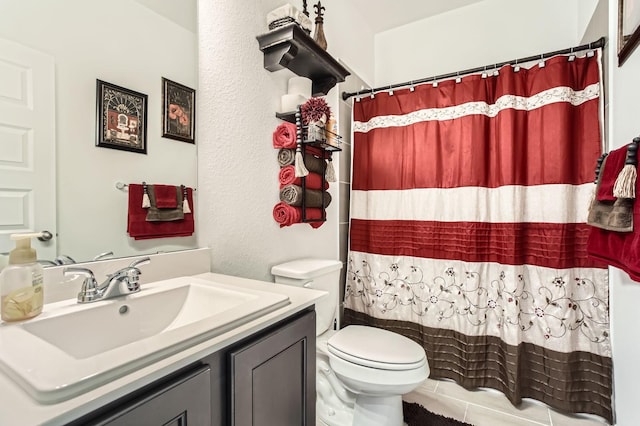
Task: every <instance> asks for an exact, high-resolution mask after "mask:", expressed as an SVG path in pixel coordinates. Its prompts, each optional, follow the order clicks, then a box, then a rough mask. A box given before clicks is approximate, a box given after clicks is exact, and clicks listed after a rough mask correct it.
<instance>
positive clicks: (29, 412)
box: [0, 273, 326, 426]
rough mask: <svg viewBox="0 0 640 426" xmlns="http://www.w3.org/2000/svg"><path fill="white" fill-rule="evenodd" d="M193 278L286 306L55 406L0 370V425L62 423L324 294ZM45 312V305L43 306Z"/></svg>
mask: <svg viewBox="0 0 640 426" xmlns="http://www.w3.org/2000/svg"><path fill="white" fill-rule="evenodd" d="M194 277H198V278H202V279H206V280H211V281H216V282H220V283H224V284H229V285H234V286H237V287H238V288H239V289H242V288H247V289H255V290H261V291H272V292H275V293H279V294H283V295H286V296H288V297H289V300H290V302H291V303H290V304H289V305H287V306H285V307H282V308H280V309H277V310H275V311H273V312H270V313H267V314H265V315H264V316H262V317H260V318H258V319H255V320H253V321H249V322H248V323H246V324H243V325H241V326H239V327H236V328H234V329H233V330H230V331H228V332H226V333H223V334H221V335H219V336H216V337H214V338H212V339H210V340H207V341H206V342H203V343H200V344H197V345H194V346H192V347H190V348H188V349H185V350H184V351H182V352H179V353H177V354H174V355H171V356H169V357H167V358H164V359H162V360H160V361H157V362H155V363H152V364H150V365H148V366H146V367H144V368H141V369H139V370H137V371H135V372H134V373H131V374H128V375H126V376H123V377H120V378H118V379H115V380H113V381H112V382H110V383H108V384H106V385H103V386H100V387H98V388H96V389H93V390H91V391H89V392H86V393H84V394H82V395H80V396H77V397H75V398H71V399H69V400H66V401H63V402H60V403H57V404H41V403H38V402H36V401H35V400H33V399H32V398H31V397H30V396H29V395H28V394H27V393H26V392H25V391H24V390H23V389H22V388H21V387H20V386H18V385H17V384H16V383H15V382H14V381H12V380H11V379H10V378H9V377H7V376H6V375H4V374H3V373H1V372H0V389H2V391H1V392H0V424H2V425H5V424H6V425H9V424H20V425H23V426H30V425H64V424H66V423H68V422H70V421H72V420H74V419H77V418H80V417H82V416H83V415H85V414H88V413H91V412H92V411H95V410H96V409H98V408H100V407H102V406H104V405H105V404H107V403H109V402H111V401H114V400H116V399H118V398H120V397H122V396H125V395H127V394H129V393H131V392H132V391H134V390H136V389H139V388H141V387H142V386H145V385H147V384H149V383H152V382H154V381H156V380H158V379H161V378H162V377H164V376H166V375H167V374H169V373H171V372H173V371H175V370H177V369H179V368H182V367H185V366H187V365H189V364H191V363H193V362H196V361H198V360H200V359H202V358H203V357H205V356H207V355H210V354H212V353H214V352H217V351H219V350H221V349H224V348H225V347H227V346H229V345H231V344H233V343H235V342H237V341H239V340H241V339H243V338H245V337H248V336H250V335H252V334H254V333H256V332H258V331H260V330H262V329H264V328H266V327H268V326H270V325H273V324H275V323H277V322H278V321H280V320H282V319H285V318H287V317H288V316H290V315H292V314H294V313H296V312H299V311H301V310H303V309H305V308H307V307H309V306H311V305H313V304H314V303H315V302H316V301H317V300H318V299H319V298H320V297H322V296H323V295H324V294H326V293H324V292H322V291H317V290H309V289H302V288H297V287H293V286H286V285H279V284H274V283H270V282H265V281H258V280H251V279H247V278H239V277H233V276H229V275H222V274H216V273H205V274H199V275H194ZM45 309H46V307H45ZM0 350H2V349H1V348H0Z"/></svg>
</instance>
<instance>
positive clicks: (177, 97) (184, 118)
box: [162, 77, 196, 143]
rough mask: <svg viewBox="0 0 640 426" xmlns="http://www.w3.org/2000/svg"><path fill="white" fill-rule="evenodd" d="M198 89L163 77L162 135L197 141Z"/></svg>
mask: <svg viewBox="0 0 640 426" xmlns="http://www.w3.org/2000/svg"><path fill="white" fill-rule="evenodd" d="M195 130H196V91H195V90H194V89H191V88H189V87H187V86H184V85H182V84H180V83H176V82H175V81H171V80H169V79H167V78H164V77H163V78H162V136H163V137H165V138H170V139H176V140H179V141H183V142H189V143H196V140H195Z"/></svg>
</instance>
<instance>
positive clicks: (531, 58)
mask: <svg viewBox="0 0 640 426" xmlns="http://www.w3.org/2000/svg"><path fill="white" fill-rule="evenodd" d="M604 43H605V38H604V37H601V38H599V39H598V40H596V41H594V42H592V43H588V44H583V45H581V46H576V47H570V48H568V49H562V50H556V51H554V52H548V53H543V54H542V55H535V56H529V57H527V58H520V59H512V60H510V61H506V62H500V63H497V64H490V65H485V66H483V67H477V68H471V69H468V70H464V71H457V72H450V73H448V74H441V75H436V76H433V77H427V78H421V79H419V80H411V81H407V82H405V83H397V84H392V85H389V86H382V87H376V88H374V89H367V90H359V91H357V92H342V99H343V100H345V101H346V100H347V99H349V98H350V97H352V96H358V95H363V94H365V93H366V94H374V93H376V92H384V91H387V90H391V89H396V88H398V87H406V86H415V85H416V84H421V83H429V82H433V81H437V80H442V79H445V78H451V77H460V76H463V75H465V74H473V73H476V72H480V71H487V70H488V69H497V68H500V67H502V66H503V65H507V64H514V63H518V62H519V63H523V62H529V61H535V60H537V59H545V58H550V57H552V56H555V55H563V54H565V53H575V52H580V51H581V50H590V49H597V48H599V47H604Z"/></svg>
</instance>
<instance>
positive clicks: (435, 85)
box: [431, 77, 438, 87]
mask: <svg viewBox="0 0 640 426" xmlns="http://www.w3.org/2000/svg"><path fill="white" fill-rule="evenodd" d="M431 85H432V86H433V87H438V82H437V81H436V78H435V77H433V83H432V84H431Z"/></svg>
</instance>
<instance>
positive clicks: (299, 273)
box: [271, 259, 342, 336]
mask: <svg viewBox="0 0 640 426" xmlns="http://www.w3.org/2000/svg"><path fill="white" fill-rule="evenodd" d="M340 269H342V262H340V261H339V260H329V259H298V260H292V261H290V262H286V263H282V264H280V265H275V266H274V267H272V268H271V274H273V276H274V277H275V282H276V283H277V284H286V285H293V286H297V287H305V288H312V289H315V290H322V291H326V292H328V293H329V294H328V295H327V296H325V297H323V298H321V299H319V300H318V301H317V302H316V336H319V335H321V334H322V333H324V332H325V331H327V330H329V329H330V328H331V326H332V325H333V320H334V318H335V316H336V313H337V312H338V306H339V303H340V301H339V294H340Z"/></svg>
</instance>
